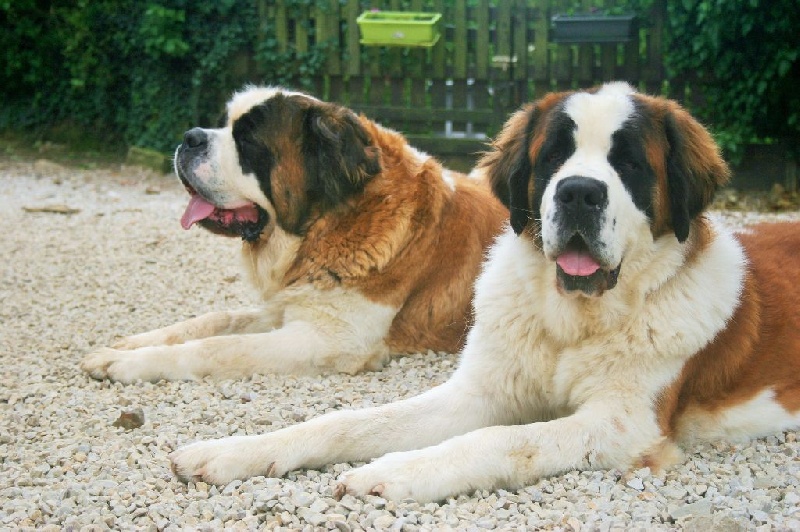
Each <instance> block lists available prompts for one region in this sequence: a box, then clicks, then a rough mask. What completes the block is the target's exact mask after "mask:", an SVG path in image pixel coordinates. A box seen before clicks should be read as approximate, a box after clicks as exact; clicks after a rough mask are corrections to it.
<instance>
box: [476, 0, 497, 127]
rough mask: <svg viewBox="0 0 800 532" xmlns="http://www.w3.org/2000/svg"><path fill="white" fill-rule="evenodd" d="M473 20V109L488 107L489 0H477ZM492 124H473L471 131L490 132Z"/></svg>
mask: <svg viewBox="0 0 800 532" xmlns="http://www.w3.org/2000/svg"><path fill="white" fill-rule="evenodd" d="M472 18H473V19H474V21H475V31H476V35H475V52H474V53H475V55H474V57H475V60H474V70H473V75H474V77H475V81H474V83H473V85H472V87H471V98H472V104H473V107H474V108H475V109H488V108H489V106H490V105H491V103H490V101H489V62H490V61H489V60H490V59H491V58H490V57H489V54H490V53H491V52H490V49H489V42H490V41H489V30H490V25H489V0H478V2H477V5H476V6H475V8H474V9H473V17H472ZM492 125H493V124H491V123H490V124H473V125H472V133H473V134H475V133H488V134H491V133H492V131H491V129H492Z"/></svg>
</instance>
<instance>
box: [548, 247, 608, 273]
mask: <svg viewBox="0 0 800 532" xmlns="http://www.w3.org/2000/svg"><path fill="white" fill-rule="evenodd" d="M556 264H558V265H559V266H561V269H562V270H564V273H566V274H567V275H577V276H581V277H586V276H587V275H592V274H593V273H594V272H596V271H597V270H599V269H600V265H599V264H597V261H596V260H594V259H593V258H592V257H591V256H590V255H588V254H586V253H580V252H578V251H567V252H565V253H563V254H562V255H559V256H558V258H557V259H556Z"/></svg>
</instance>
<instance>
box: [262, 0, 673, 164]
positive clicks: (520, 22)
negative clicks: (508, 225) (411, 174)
mask: <svg viewBox="0 0 800 532" xmlns="http://www.w3.org/2000/svg"><path fill="white" fill-rule="evenodd" d="M309 4H310V5H306V4H303V3H299V2H296V1H294V2H290V1H289V0H261V1H260V2H259V13H260V16H261V18H262V23H263V24H264V25H265V26H264V27H268V28H271V29H272V30H273V31H274V35H275V38H276V39H277V41H278V46H279V49H280V51H282V52H284V51H287V50H293V51H294V52H296V53H297V54H306V53H309V52H310V51H311V50H313V49H314V47H316V46H319V45H320V43H325V46H326V47H325V50H326V53H327V59H326V62H325V65H324V67H323V68H322V69H321V71H319V72H318V73H316V74H315V75H314V76H313V78H312V79H311V80H310V85H311V92H313V93H315V94H316V95H318V96H320V97H322V98H324V99H326V100H329V101H336V102H340V103H343V104H345V105H348V106H350V107H352V108H354V109H356V110H357V111H361V112H363V113H365V114H366V115H367V116H370V117H372V118H374V119H376V120H378V121H379V122H381V123H383V124H385V125H388V126H391V127H394V128H395V129H398V130H400V131H403V132H404V133H406V134H407V135H408V136H409V137H411V138H412V141H413V142H414V144H415V145H417V146H419V147H420V148H422V149H425V150H428V151H430V152H432V153H436V154H437V155H439V156H440V157H442V158H444V159H448V157H449V156H452V155H455V156H458V155H461V156H464V155H466V156H471V155H472V154H474V153H475V152H477V151H480V150H481V149H483V147H484V145H485V142H486V140H487V139H488V138H490V137H491V136H492V135H494V134H495V133H496V132H497V130H498V128H499V127H500V126H501V125H502V123H503V122H504V121H505V120H506V118H507V116H508V114H509V113H510V112H511V111H513V110H514V109H516V108H517V107H518V106H519V105H520V104H522V103H523V102H526V101H529V100H531V99H534V98H536V97H538V96H540V95H541V94H543V93H545V92H547V91H549V90H553V89H557V90H562V89H570V88H577V87H586V86H591V85H595V84H597V83H600V82H602V81H607V80H617V79H622V80H626V81H628V82H631V83H632V84H634V85H637V86H639V87H640V88H642V89H644V90H647V91H650V92H658V91H660V90H661V89H662V85H663V80H664V72H663V66H662V36H663V31H664V29H663V28H664V19H665V16H664V10H665V0H656V1H654V2H653V4H654V5H653V7H652V9H651V11H650V13H647V14H644V15H641V16H640V17H639V22H640V28H639V30H638V31H636V32H635V35H634V36H633V38H632V39H630V40H629V41H627V42H616V43H602V44H601V43H585V44H559V43H555V42H553V41H552V38H551V37H552V34H551V17H552V16H553V15H555V14H559V13H567V12H575V11H579V12H580V11H589V10H591V9H596V8H598V7H601V8H614V7H615V5H616V4H620V2H613V1H602V0H595V1H587V0H581V1H571V2H570V1H564V0H539V1H537V0H403V1H401V0H369V1H359V0H328V1H327V2H326V1H325V0H315V1H313V2H309ZM372 9H379V10H389V11H422V12H437V13H441V14H442V15H443V16H442V22H443V26H442V38H441V39H440V40H439V41H438V42H437V43H436V44H435V45H434V46H433V47H431V48H427V49H426V48H413V47H399V46H391V47H389V46H366V45H362V44H361V43H360V34H359V28H358V25H357V23H356V19H357V17H358V16H359V15H360V14H361V13H362V12H364V11H366V10H372ZM262 74H263V76H264V77H265V78H267V79H269V73H262ZM306 81H309V80H306Z"/></svg>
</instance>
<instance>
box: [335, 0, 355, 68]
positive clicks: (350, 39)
mask: <svg viewBox="0 0 800 532" xmlns="http://www.w3.org/2000/svg"><path fill="white" fill-rule="evenodd" d="M333 1H336V0H333ZM360 11H361V9H360V7H359V5H358V0H348V1H347V4H346V6H345V17H346V18H345V20H346V23H347V36H346V46H347V68H346V74H347V75H348V76H358V75H359V74H361V44H360V43H359V34H358V24H356V19H357V18H358V15H359V14H360Z"/></svg>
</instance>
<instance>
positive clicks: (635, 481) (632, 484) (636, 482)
mask: <svg viewBox="0 0 800 532" xmlns="http://www.w3.org/2000/svg"><path fill="white" fill-rule="evenodd" d="M626 485H627V486H628V487H629V488H633V489H635V490H636V491H643V490H644V482H642V479H640V478H638V477H634V478H632V479H630V480H629V481H628V482H626Z"/></svg>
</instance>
